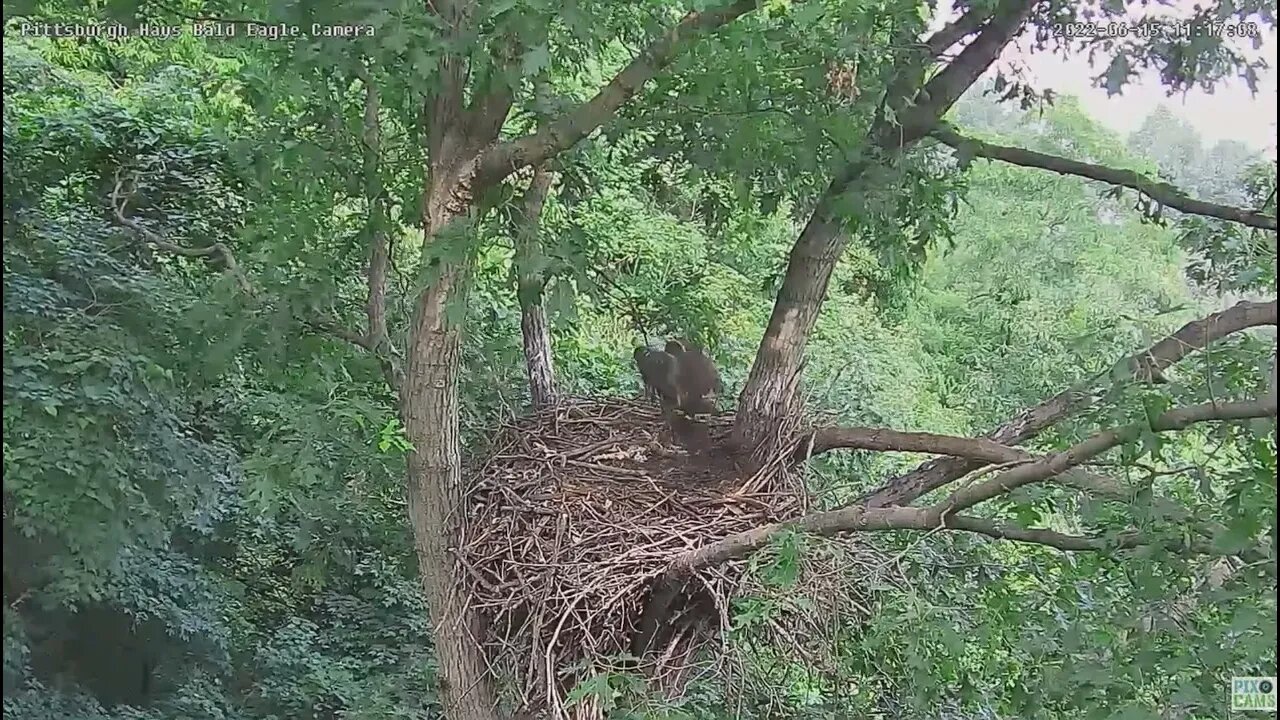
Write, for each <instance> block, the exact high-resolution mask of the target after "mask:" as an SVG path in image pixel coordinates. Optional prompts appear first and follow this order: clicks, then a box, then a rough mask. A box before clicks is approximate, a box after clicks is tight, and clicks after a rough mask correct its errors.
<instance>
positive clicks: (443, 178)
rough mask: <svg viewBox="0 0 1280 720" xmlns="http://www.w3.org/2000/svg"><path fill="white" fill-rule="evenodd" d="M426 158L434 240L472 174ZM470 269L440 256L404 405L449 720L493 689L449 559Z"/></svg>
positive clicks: (417, 326) (476, 715) (466, 204)
mask: <svg viewBox="0 0 1280 720" xmlns="http://www.w3.org/2000/svg"><path fill="white" fill-rule="evenodd" d="M432 165H433V166H432V179H431V180H430V181H429V187H428V192H427V202H426V205H427V207H426V211H425V215H426V217H425V219H424V222H423V225H424V230H425V232H426V237H427V241H428V242H432V241H435V240H438V239H439V237H440V234H441V231H443V230H444V229H445V228H446V226H448V225H449V224H450V223H453V222H455V221H461V220H465V219H466V218H465V215H466V213H467V211H468V210H469V209H470V192H469V190H470V188H469V183H470V178H469V176H467V175H464V174H460V173H458V172H457V171H456V168H458V167H459V165H460V164H458V163H455V164H452V166H449V165H445V164H444V163H440V164H437V163H435V162H433V163H432ZM460 177H461V178H462V179H459V178H460ZM467 270H468V267H467V263H466V261H462V262H459V261H456V260H454V261H446V260H441V261H439V262H438V264H437V272H438V279H436V280H435V281H434V282H433V283H432V284H431V285H430V286H429V287H428V288H427V289H426V290H424V291H423V292H422V294H421V295H420V296H419V297H418V300H417V303H416V307H415V310H414V316H413V321H412V324H411V326H410V329H409V347H408V353H407V355H408V357H407V367H406V372H405V374H404V380H403V383H402V385H401V391H400V403H401V414H402V416H403V420H404V425H405V433H406V435H407V436H408V438H409V441H410V443H411V444H412V445H413V450H412V451H411V452H410V453H409V458H408V475H409V477H408V481H409V482H408V486H409V493H408V505H409V517H410V521H411V522H412V525H413V536H414V547H415V549H416V550H417V554H418V563H419V566H420V570H421V573H422V585H423V589H424V591H425V595H426V599H427V605H428V608H429V610H430V613H431V621H432V625H433V633H432V637H433V638H434V649H435V657H436V662H437V663H438V665H439V672H440V702H441V704H442V705H443V707H444V713H445V716H446V717H447V718H449V720H493V719H494V718H496V717H497V716H498V715H497V710H496V707H495V698H496V695H495V693H494V689H493V683H492V678H491V677H490V675H489V670H488V666H487V663H486V662H485V657H484V652H483V649H482V646H481V645H480V643H479V641H480V640H481V639H482V638H483V631H482V628H481V627H480V623H479V621H478V618H477V616H476V615H475V613H474V612H473V611H472V610H471V609H470V607H469V604H468V603H469V593H468V591H467V589H466V587H465V584H464V583H463V582H462V580H461V578H462V577H463V574H462V573H461V572H459V571H458V570H457V567H456V561H455V558H454V556H453V548H454V547H455V545H456V542H457V540H456V539H457V537H458V535H457V532H456V530H457V522H458V520H459V518H461V517H462V512H461V508H462V503H463V499H464V493H463V488H462V457H461V442H460V438H459V428H458V371H459V365H460V362H459V360H460V346H461V333H460V328H459V326H458V324H457V323H456V322H451V320H452V318H451V317H450V315H451V313H450V312H449V310H450V308H449V304H450V303H454V302H461V301H463V300H464V298H463V294H462V289H463V285H464V283H465V282H466V280H467Z"/></svg>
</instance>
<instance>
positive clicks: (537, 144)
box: [477, 0, 759, 187]
mask: <svg viewBox="0 0 1280 720" xmlns="http://www.w3.org/2000/svg"><path fill="white" fill-rule="evenodd" d="M758 5H759V2H758V0H736V2H733V3H730V4H728V5H722V6H720V7H716V8H711V9H709V10H703V11H696V10H695V11H691V12H689V13H688V14H687V15H685V16H684V18H683V19H682V20H681V21H680V22H679V23H677V24H676V25H675V26H674V27H672V28H671V29H670V30H667V31H666V32H665V33H663V35H662V36H661V37H660V38H658V39H657V40H655V41H654V42H653V44H651V45H650V46H649V47H648V48H646V49H645V50H644V51H642V52H641V53H640V54H639V55H638V56H636V58H635V59H633V60H632V61H631V62H630V63H627V65H626V67H624V68H622V70H621V71H619V72H618V74H617V75H615V76H614V77H613V79H612V80H610V81H609V84H607V85H605V86H604V87H603V88H601V90H600V91H599V92H598V93H596V96H595V97H593V98H591V99H590V100H588V101H587V102H585V103H583V104H581V105H579V106H578V107H576V108H574V109H573V110H570V111H569V112H567V113H565V114H564V115H562V116H560V117H559V118H556V119H555V120H552V121H551V122H549V123H547V124H546V125H545V126H543V127H541V128H539V129H538V130H537V132H534V133H533V134H531V135H526V136H524V137H522V138H518V139H516V140H510V141H507V142H504V143H502V144H501V145H498V146H496V147H494V148H493V149H492V150H490V151H489V152H487V153H485V155H484V157H483V158H482V159H481V162H480V167H479V170H478V172H477V178H478V180H479V182H478V183H477V185H478V186H480V187H485V186H487V185H491V184H493V183H496V182H498V181H500V180H502V179H503V178H505V177H506V176H507V175H510V174H511V173H512V172H514V171H516V170H518V169H520V168H522V167H525V166H527V165H538V164H541V163H542V162H543V161H545V160H547V159H549V158H552V157H554V156H555V155H557V154H559V153H561V152H564V151H565V150H568V149H569V148H570V147H573V145H574V144H576V143H577V142H578V141H579V140H581V139H583V138H585V137H586V136H587V135H589V134H591V133H592V132H594V131H595V129H596V128H598V127H600V126H601V125H603V124H604V123H605V122H607V121H608V120H610V119H611V118H612V117H613V116H614V115H615V114H616V113H617V112H618V110H619V109H620V108H621V107H622V106H623V105H624V104H626V102H627V101H628V100H630V99H631V98H632V97H634V96H635V94H636V93H637V92H639V91H640V88H641V87H643V86H644V84H645V83H647V82H649V81H650V80H652V79H653V78H654V77H655V76H656V75H657V74H658V73H659V72H661V71H662V69H663V68H665V67H666V66H667V65H669V64H671V62H672V61H673V60H675V58H676V56H677V55H679V53H680V52H681V51H682V50H683V49H684V48H685V46H686V45H687V44H688V43H689V42H690V41H691V40H692V39H694V38H696V37H697V36H698V35H701V34H702V33H704V32H708V31H711V30H715V29H717V28H719V27H721V26H723V25H727V24H728V23H730V22H732V21H734V20H736V19H737V18H738V17H740V16H742V15H744V14H746V13H748V12H750V11H752V10H755V9H756V7H757V6H758Z"/></svg>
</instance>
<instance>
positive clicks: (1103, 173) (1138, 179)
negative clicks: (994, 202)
mask: <svg viewBox="0 0 1280 720" xmlns="http://www.w3.org/2000/svg"><path fill="white" fill-rule="evenodd" d="M930 134H931V135H932V136H933V137H935V138H937V139H938V140H939V141H941V142H942V143H944V144H946V145H949V146H951V147H953V148H955V149H956V150H959V151H961V152H966V153H972V154H973V155H975V156H977V157H983V158H988V159H991V160H1000V161H1003V162H1007V163H1010V164H1012V165H1019V166H1021V167H1028V168H1037V169H1040V170H1048V171H1050V172H1055V173H1058V174H1059V175H1074V176H1077V177H1082V178H1087V179H1089V180H1097V181H1098V182H1104V183H1109V184H1111V185H1119V186H1121V187H1126V188H1129V189H1130V190H1137V191H1138V192H1140V193H1142V194H1143V195H1146V196H1147V197H1149V198H1151V199H1152V200H1155V201H1156V202H1158V203H1160V204H1161V205H1165V206H1167V207H1171V208H1174V209H1175V210H1179V211H1181V212H1184V213H1187V214H1189V215H1204V216H1206V217H1213V218H1218V219H1219V220H1229V221H1231V222H1237V223H1240V224H1242V225H1248V226H1249V227H1256V228H1262V229H1263V230H1272V231H1274V230H1275V229H1276V218H1275V216H1274V215H1265V214H1263V213H1260V212H1254V211H1252V210H1247V209H1244V208H1238V207H1232V206H1229V205H1219V204H1218V203H1211V202H1206V201H1204V200H1197V199H1195V198H1193V197H1191V196H1189V195H1187V194H1186V193H1184V192H1182V191H1181V190H1179V189H1178V188H1176V187H1174V186H1173V185H1170V184H1169V183H1166V182H1160V181H1158V180H1153V179H1151V178H1149V177H1146V176H1144V175H1142V174H1140V173H1138V172H1135V171H1133V170H1117V169H1115V168H1109V167H1104V166H1102V165H1094V164H1091V163H1086V162H1080V161H1078V160H1069V159H1067V158H1063V157H1058V156H1056V155H1048V154H1046V153H1041V152H1036V151H1034V150H1026V149H1023V148H1016V147H1008V146H1004V145H995V144H992V143H988V142H983V141H981V140H976V139H974V138H971V137H967V136H965V135H962V134H960V133H959V132H956V131H955V129H953V128H951V127H947V126H939V127H937V128H935V129H934V130H933V132H932V133H930Z"/></svg>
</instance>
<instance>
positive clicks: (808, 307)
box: [732, 181, 849, 459]
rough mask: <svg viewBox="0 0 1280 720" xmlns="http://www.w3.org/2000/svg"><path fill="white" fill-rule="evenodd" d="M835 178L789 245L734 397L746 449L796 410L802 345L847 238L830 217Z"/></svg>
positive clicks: (738, 438) (738, 440)
mask: <svg viewBox="0 0 1280 720" xmlns="http://www.w3.org/2000/svg"><path fill="white" fill-rule="evenodd" d="M838 182H839V181H837V182H836V183H832V185H831V188H830V189H829V190H828V191H827V195H826V197H824V198H823V200H822V201H821V202H819V204H818V208H817V209H816V210H814V212H813V214H812V215H811V216H810V217H809V222H808V223H806V224H805V227H804V230H802V231H801V232H800V237H799V238H798V239H797V240H796V244H795V246H794V247H792V248H791V253H790V255H789V256H788V260H787V272H786V275H785V277H784V279H783V282H782V287H781V288H779V289H778V297H777V299H776V300H775V301H774V303H773V312H772V313H771V314H770V315H769V325H768V327H767V328H766V329H765V333H764V338H763V339H762V340H761V341H760V347H759V349H758V350H757V351H756V358H755V361H754V362H753V363H752V364H751V373H750V375H748V376H747V383H746V386H745V387H743V390H742V394H741V395H739V396H738V409H737V415H736V416H735V421H734V427H733V436H732V441H733V443H734V444H735V445H736V446H738V447H740V448H742V449H744V450H749V451H756V450H758V449H760V448H763V447H768V443H769V440H770V438H777V436H778V435H779V433H783V432H786V430H787V429H788V423H789V422H790V421H791V420H792V419H793V418H794V417H795V415H796V414H797V413H798V412H799V410H800V408H798V407H796V401H797V396H798V393H797V387H798V385H799V380H800V373H801V370H802V364H803V363H802V359H803V358H804V351H805V347H806V346H807V345H808V343H809V334H810V332H812V330H813V326H814V323H816V322H817V320H818V312H819V311H820V310H821V309H822V301H823V300H824V299H825V298H826V295H827V286H828V285H829V284H830V282H831V274H832V272H834V271H835V267H836V263H837V262H838V261H839V260H840V256H841V254H843V253H844V249H845V246H846V245H847V244H848V241H849V239H848V235H846V234H845V232H844V229H843V228H842V227H841V226H840V224H839V222H838V221H836V220H834V219H831V218H830V202H831V200H834V198H835V196H836V194H837V193H838V192H839V191H840V189H841V187H840V186H839V185H838ZM761 459H763V458H761Z"/></svg>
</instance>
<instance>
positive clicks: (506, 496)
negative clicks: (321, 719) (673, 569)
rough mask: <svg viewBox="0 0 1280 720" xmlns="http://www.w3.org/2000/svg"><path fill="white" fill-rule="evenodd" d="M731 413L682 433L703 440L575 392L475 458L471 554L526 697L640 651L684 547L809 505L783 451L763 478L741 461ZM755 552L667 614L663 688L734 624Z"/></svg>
mask: <svg viewBox="0 0 1280 720" xmlns="http://www.w3.org/2000/svg"><path fill="white" fill-rule="evenodd" d="M730 422H731V417H728V416H726V417H717V418H710V419H709V420H708V421H707V422H705V423H701V424H700V425H699V426H697V427H695V428H694V430H695V432H694V435H695V440H696V441H695V442H692V443H690V442H689V439H688V431H687V430H686V431H684V434H683V435H682V437H684V438H685V440H684V442H685V444H686V445H693V446H695V447H697V448H699V449H697V450H692V449H688V448H687V447H682V444H681V443H680V442H677V441H676V438H675V436H674V433H673V430H672V427H671V426H670V425H669V424H668V423H667V422H666V420H664V418H663V416H662V414H661V412H660V411H659V410H658V409H657V408H656V407H653V406H651V405H646V404H641V403H638V402H633V401H629V400H624V399H618V398H610V399H605V400H581V399H575V400H568V401H563V402H562V403H561V404H560V405H558V406H557V407H555V408H550V409H547V410H544V411H542V412H539V413H537V414H535V415H533V416H530V417H525V418H522V419H519V420H516V421H513V422H512V423H511V424H509V425H507V426H505V427H502V428H500V429H499V431H498V432H497V433H496V435H495V436H494V438H493V441H492V443H491V446H490V448H489V454H488V457H487V458H485V459H483V460H480V461H479V462H476V463H473V465H474V471H473V473H472V477H474V478H477V480H476V482H475V484H474V485H473V486H472V487H471V489H470V492H469V494H468V498H467V512H466V516H465V519H464V520H463V522H462V525H463V528H462V532H463V538H462V539H463V542H462V545H461V547H463V548H465V551H464V552H463V553H462V557H461V558H460V560H461V562H462V563H463V564H464V565H465V566H466V570H467V574H468V576H469V577H470V578H471V580H472V587H471V588H470V591H471V594H472V599H473V602H474V603H476V604H477V605H478V607H479V609H480V611H481V615H482V617H484V618H485V619H486V620H487V621H488V623H487V624H488V628H489V630H488V633H487V636H486V638H485V642H486V644H487V645H488V649H489V651H490V659H491V661H492V662H493V663H494V664H495V671H496V674H497V676H498V677H501V678H504V679H513V680H514V686H513V687H511V688H509V689H510V690H511V692H512V694H513V695H514V696H515V697H514V698H513V699H514V700H516V702H517V704H519V705H521V706H523V707H525V708H529V709H537V710H540V711H542V712H546V711H547V710H551V709H552V708H554V709H555V710H556V711H562V710H563V709H564V707H565V704H566V697H567V695H568V693H569V691H570V689H571V688H572V686H573V685H574V683H575V682H577V681H579V680H581V679H583V677H584V676H585V675H587V674H590V673H591V672H593V671H598V670H600V669H601V668H602V667H604V666H605V665H612V662H616V658H617V657H618V656H620V655H627V654H629V653H630V652H631V651H632V649H633V648H632V643H633V638H634V637H635V635H636V633H637V628H638V627H640V625H641V617H642V614H643V613H644V610H645V606H646V601H647V600H648V599H649V595H650V594H651V588H652V585H653V580H654V579H655V578H657V577H658V576H659V575H661V574H662V573H663V572H664V571H665V570H666V569H667V568H668V566H669V564H670V563H671V561H672V560H673V559H674V558H676V557H677V556H679V555H681V554H683V553H686V552H688V551H690V550H693V549H696V548H698V547H701V546H704V545H706V544H709V543H714V542H716V541H718V540H721V539H723V538H725V537H727V536H729V535H733V534H735V533H739V532H742V531H745V530H750V529H752V528H758V527H760V526H761V525H766V524H769V523H774V522H778V521H783V520H787V519H790V518H794V517H797V516H799V515H800V514H802V513H803V512H805V511H806V509H807V508H806V495H805V493H804V490H803V486H802V483H801V482H800V477H799V475H798V473H797V472H796V471H795V469H794V467H792V464H791V463H788V462H783V461H782V458H781V456H779V458H778V459H777V460H776V461H775V462H773V463H767V464H766V465H765V468H764V470H761V471H760V472H757V473H755V474H754V475H747V474H745V473H743V472H742V471H741V470H740V469H739V463H738V461H737V459H736V458H735V457H734V456H733V455H732V454H731V453H729V452H728V451H727V450H725V442H724V440H725V438H726V436H727V434H728V431H729V425H730ZM842 562H844V561H842ZM744 565H745V563H741V562H739V563H730V564H727V565H724V566H721V567H717V568H711V569H708V570H705V571H700V572H699V573H698V574H697V576H696V577H695V578H694V579H693V580H692V581H691V582H690V584H689V587H691V588H693V589H692V590H689V591H686V593H685V595H684V596H683V597H682V604H681V607H680V608H679V609H678V611H673V612H671V613H668V614H667V616H666V617H665V618H664V619H663V625H664V628H665V631H666V632H665V635H662V636H660V637H659V640H658V642H660V646H659V647H658V649H657V651H656V654H655V652H654V650H653V647H654V643H653V642H651V643H648V644H647V646H648V647H649V648H650V654H651V655H655V656H654V657H650V658H649V659H648V660H646V666H645V667H646V671H647V672H649V673H651V675H652V676H656V677H658V678H660V679H661V678H665V680H664V681H662V682H660V683H659V684H660V686H666V687H674V686H678V685H679V684H680V683H681V682H682V681H681V679H680V678H679V677H678V676H679V675H680V674H681V673H684V674H685V678H686V679H687V677H688V672H689V668H690V667H691V660H692V659H693V658H694V656H695V655H697V654H698V650H700V649H704V648H706V647H707V644H706V641H707V640H709V639H711V638H713V637H715V634H716V633H715V630H716V629H717V628H718V629H721V630H724V629H727V628H728V618H729V607H728V602H729V598H730V597H732V596H733V594H734V593H735V591H738V590H741V588H740V585H741V581H742V578H743V572H742V571H743V567H744ZM822 594H823V596H824V597H826V598H833V597H838V594H837V595H832V594H830V593H829V592H824V593H822ZM840 601H841V602H844V601H845V598H840ZM812 610H813V608H811V607H809V608H806V611H805V612H803V613H801V614H803V615H810V614H811V611H812ZM611 658H612V659H614V660H612V661H611V660H610V659H611ZM557 714H559V712H557ZM566 715H567V714H566Z"/></svg>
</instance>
